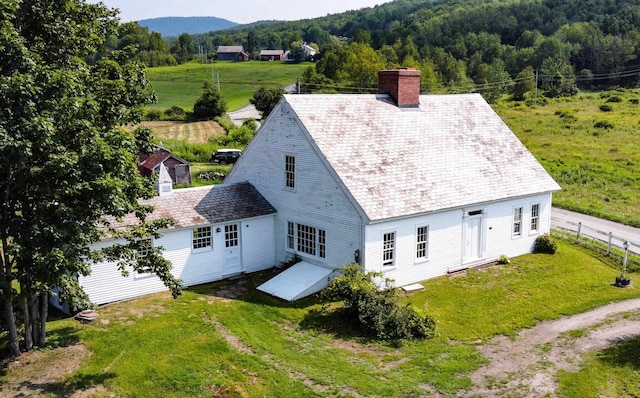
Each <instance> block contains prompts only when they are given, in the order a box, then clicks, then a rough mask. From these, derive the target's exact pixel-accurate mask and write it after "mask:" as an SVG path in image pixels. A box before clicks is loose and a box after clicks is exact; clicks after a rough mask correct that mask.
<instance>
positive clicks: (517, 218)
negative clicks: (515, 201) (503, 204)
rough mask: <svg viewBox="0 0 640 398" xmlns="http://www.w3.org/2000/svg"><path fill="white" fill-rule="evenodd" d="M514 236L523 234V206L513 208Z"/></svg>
mask: <svg viewBox="0 0 640 398" xmlns="http://www.w3.org/2000/svg"><path fill="white" fill-rule="evenodd" d="M512 233H513V236H522V206H518V207H514V208H513V231H512Z"/></svg>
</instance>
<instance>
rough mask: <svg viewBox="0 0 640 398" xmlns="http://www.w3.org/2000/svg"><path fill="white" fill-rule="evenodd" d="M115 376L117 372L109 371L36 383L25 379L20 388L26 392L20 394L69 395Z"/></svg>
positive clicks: (59, 396)
mask: <svg viewBox="0 0 640 398" xmlns="http://www.w3.org/2000/svg"><path fill="white" fill-rule="evenodd" d="M115 376H116V375H115V373H111V372H107V373H100V374H80V375H76V376H73V377H71V378H70V379H67V380H65V381H61V382H44V383H34V382H31V381H24V382H22V383H20V390H22V391H25V393H23V394H21V395H20V396H25V397H27V396H31V395H36V394H37V393H40V394H46V396H52V397H56V398H63V397H69V396H71V395H74V393H77V392H80V391H85V390H88V389H90V388H91V387H95V386H99V385H102V384H104V382H105V381H106V380H109V379H112V378H114V377H115Z"/></svg>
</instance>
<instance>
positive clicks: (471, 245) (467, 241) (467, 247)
mask: <svg viewBox="0 0 640 398" xmlns="http://www.w3.org/2000/svg"><path fill="white" fill-rule="evenodd" d="M464 232H465V234H464V257H463V261H464V262H465V263H469V262H473V261H476V260H479V259H481V258H482V217H481V216H480V217H469V218H466V219H465V231H464Z"/></svg>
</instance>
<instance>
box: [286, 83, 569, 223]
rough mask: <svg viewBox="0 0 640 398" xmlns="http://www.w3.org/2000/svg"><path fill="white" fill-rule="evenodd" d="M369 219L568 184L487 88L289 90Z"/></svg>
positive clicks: (295, 106) (307, 125)
mask: <svg viewBox="0 0 640 398" xmlns="http://www.w3.org/2000/svg"><path fill="white" fill-rule="evenodd" d="M282 105H283V106H285V107H286V106H290V107H291V109H292V110H293V112H295V114H296V115H297V116H298V118H299V119H300V121H301V122H302V124H303V130H304V131H306V132H307V133H308V138H309V139H310V141H311V142H312V143H313V144H314V145H315V146H316V147H317V148H318V149H319V153H321V156H322V157H323V158H324V160H325V161H326V163H327V164H328V165H329V166H330V167H331V168H332V169H333V170H334V171H335V173H336V174H337V177H338V178H339V180H340V181H341V182H342V183H343V184H344V186H345V187H346V189H347V190H348V191H349V192H350V194H351V195H352V196H353V198H354V199H355V200H356V201H357V202H358V204H359V206H360V207H361V208H362V210H363V211H364V212H365V214H366V215H367V217H368V218H369V219H370V220H372V221H373V220H383V219H389V218H395V217H406V216H409V215H413V214H420V213H426V212H433V211H437V210H442V209H450V208H457V207H462V206H468V205H471V204H477V203H485V202H490V201H496V200H504V199H508V198H515V197H520V196H525V195H532V194H537V193H543V192H549V191H555V190H558V189H560V187H559V186H558V184H557V183H556V182H555V181H554V180H553V179H552V178H551V176H550V175H549V174H548V173H547V172H546V171H545V169H544V168H543V167H542V166H541V165H540V164H539V163H538V161H537V160H536V159H535V158H534V157H533V155H532V154H531V153H530V152H529V151H528V150H527V149H526V148H525V146H524V145H523V144H522V143H521V142H520V140H518V138H517V137H516V136H515V135H514V134H513V132H511V130H510V129H509V128H508V127H507V126H506V125H505V124H504V122H503V121H502V119H501V118H500V117H499V116H498V115H497V114H496V113H495V112H494V111H493V109H491V107H490V106H489V104H487V103H486V101H484V99H483V98H482V97H481V96H480V95H479V94H461V95H420V96H419V106H417V107H413V108H400V107H398V106H396V105H395V104H394V102H393V101H392V99H391V98H390V97H389V95H387V94H362V95H353V94H348V95H335V94H330V95H322V94H314V95H285V96H284V102H283V103H282Z"/></svg>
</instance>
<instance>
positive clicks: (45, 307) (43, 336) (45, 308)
mask: <svg viewBox="0 0 640 398" xmlns="http://www.w3.org/2000/svg"><path fill="white" fill-rule="evenodd" d="M48 317H49V293H47V292H44V293H42V294H41V295H40V335H39V336H38V337H39V338H38V342H37V344H38V346H39V347H44V345H45V343H46V341H47V318H48Z"/></svg>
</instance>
